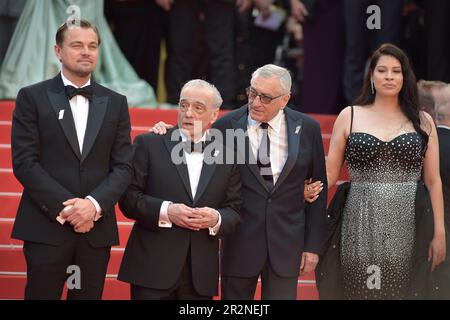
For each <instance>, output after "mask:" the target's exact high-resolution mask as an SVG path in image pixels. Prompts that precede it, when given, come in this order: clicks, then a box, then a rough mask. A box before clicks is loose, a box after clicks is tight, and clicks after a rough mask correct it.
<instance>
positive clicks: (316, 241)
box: [153, 64, 327, 300]
mask: <svg viewBox="0 0 450 320" xmlns="http://www.w3.org/2000/svg"><path fill="white" fill-rule="evenodd" d="M291 84H292V80H291V76H290V74H289V71H288V70H287V69H285V68H281V67H278V66H275V65H271V64H269V65H265V66H263V67H261V68H259V69H257V70H256V71H255V72H254V73H253V75H252V79H251V84H250V87H249V88H248V90H247V94H248V104H247V105H244V106H243V107H241V108H240V109H237V110H235V111H232V112H230V113H228V114H227V115H225V116H223V117H221V118H220V119H218V120H217V121H216V122H215V123H214V125H213V127H214V128H217V129H219V130H220V131H221V132H222V133H223V134H224V136H225V137H226V144H227V145H233V146H235V148H236V151H237V163H239V169H240V174H241V181H242V198H243V204H242V209H241V216H242V222H241V223H240V224H239V225H238V227H237V229H236V231H235V232H234V233H232V234H230V235H229V236H226V237H225V238H224V241H223V243H222V251H221V280H222V282H221V288H222V296H221V297H222V299H227V300H228V299H233V300H236V299H245V300H250V299H253V297H254V294H255V290H256V285H257V282H258V278H259V277H261V283H262V292H261V293H262V299H295V298H296V297H297V279H298V275H299V273H300V272H304V273H307V272H312V271H314V269H315V267H316V265H317V263H318V261H319V254H320V253H321V250H322V248H321V246H322V242H323V236H324V227H325V218H326V199H327V186H326V181H327V178H326V169H325V156H324V150H323V143H322V135H321V131H320V125H319V123H318V122H317V121H315V120H313V119H311V118H310V117H308V116H307V115H305V114H303V113H300V112H297V111H294V110H292V109H291V108H289V107H287V103H288V101H289V98H290V90H291ZM166 127H168V125H166V124H165V123H163V122H160V123H158V124H157V125H156V126H155V127H154V128H153V131H154V132H158V133H160V134H163V133H165V132H166ZM229 130H231V132H232V133H234V134H231V135H230V134H227V132H229ZM239 132H241V133H242V132H244V133H245V135H244V136H243V135H241V134H239ZM230 137H231V138H232V139H231V140H233V141H230V140H227V139H230ZM308 179H313V181H319V183H320V181H323V184H324V185H323V191H322V192H320V194H318V195H317V197H316V198H315V201H314V202H313V203H309V204H306V203H305V198H304V182H305V181H306V180H308Z"/></svg>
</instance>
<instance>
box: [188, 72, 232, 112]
mask: <svg viewBox="0 0 450 320" xmlns="http://www.w3.org/2000/svg"><path fill="white" fill-rule="evenodd" d="M189 88H197V89H207V90H209V91H210V92H211V96H212V104H213V107H214V108H220V106H221V105H222V102H223V99H222V96H221V95H220V92H219V90H217V88H216V87H215V86H214V85H212V84H211V83H209V82H207V81H205V80H202V79H194V80H190V81H188V82H186V83H185V84H184V86H183V87H182V88H181V92H183V90H185V89H189ZM180 95H181V94H180Z"/></svg>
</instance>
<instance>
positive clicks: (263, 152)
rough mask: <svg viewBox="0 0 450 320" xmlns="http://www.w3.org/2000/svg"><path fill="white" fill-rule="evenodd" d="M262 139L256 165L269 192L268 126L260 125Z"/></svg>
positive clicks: (270, 172)
mask: <svg viewBox="0 0 450 320" xmlns="http://www.w3.org/2000/svg"><path fill="white" fill-rule="evenodd" d="M260 127H261V129H262V138H261V144H260V145H259V148H258V159H257V164H258V167H259V172H260V174H261V176H262V177H263V179H264V182H265V183H266V186H267V187H268V188H269V190H271V189H272V188H273V175H272V167H271V166H270V139H269V129H268V128H269V124H268V123H266V122H263V123H261V126H260Z"/></svg>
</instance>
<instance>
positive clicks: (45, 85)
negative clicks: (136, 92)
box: [11, 75, 132, 247]
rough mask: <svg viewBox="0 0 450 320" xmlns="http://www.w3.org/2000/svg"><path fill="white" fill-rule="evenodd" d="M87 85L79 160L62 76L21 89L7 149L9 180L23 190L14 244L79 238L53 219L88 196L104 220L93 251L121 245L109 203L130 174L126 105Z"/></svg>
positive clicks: (92, 233) (109, 93) (94, 232)
mask: <svg viewBox="0 0 450 320" xmlns="http://www.w3.org/2000/svg"><path fill="white" fill-rule="evenodd" d="M91 82H92V81H91ZM92 86H93V89H94V95H93V99H92V101H91V102H90V103H89V115H88V121H87V127H86V133H85V138H84V145H83V153H82V154H80V149H79V146H78V140H77V135H76V130H75V124H74V120H73V116H72V111H71V108H70V104H69V100H68V98H67V96H66V94H65V90H64V84H63V82H62V79H61V75H57V76H56V77H55V78H53V79H51V80H47V81H43V82H40V83H38V84H35V85H32V86H29V87H26V88H23V89H21V90H20V91H19V93H18V96H17V100H16V108H15V110H14V115H13V123H12V133H11V134H12V136H11V144H12V158H13V168H14V174H15V176H16V178H17V179H18V180H19V181H20V183H21V184H22V185H23V186H24V191H23V194H22V198H21V201H20V204H19V209H18V212H17V216H16V220H15V223H14V228H13V232H12V237H13V238H16V239H21V240H26V241H32V242H39V243H46V244H51V245H60V244H62V243H63V242H64V241H65V240H66V239H68V237H74V236H76V235H78V234H77V233H75V232H74V231H73V228H72V227H71V226H70V224H69V223H67V222H66V223H65V224H64V225H61V224H59V223H58V222H57V221H56V217H57V216H58V214H59V212H60V211H61V210H62V209H63V208H64V206H63V204H62V203H63V202H64V201H66V200H68V199H70V198H75V197H80V198H84V197H86V196H88V195H91V196H92V197H93V198H94V199H95V200H97V202H98V203H99V205H100V207H101V208H102V210H103V218H101V219H100V220H99V221H97V222H96V223H95V227H94V228H93V229H92V230H91V231H90V232H89V233H88V234H87V238H88V240H89V242H90V243H91V245H93V246H94V247H103V246H111V245H117V244H118V243H119V238H118V232H117V223H116V217H115V213H114V204H115V203H116V202H117V201H118V200H119V198H120V195H121V194H122V193H123V192H124V191H125V189H126V187H127V186H128V184H129V182H130V180H131V174H132V168H131V157H132V148H131V141H130V130H131V129H130V119H129V114H128V104H127V101H126V98H125V97H124V96H122V95H119V94H118V93H115V92H114V91H111V90H109V89H107V88H105V87H103V86H101V85H99V84H97V83H95V82H92ZM61 110H64V115H63V117H62V119H60V118H61V117H60V114H61V113H62V112H61Z"/></svg>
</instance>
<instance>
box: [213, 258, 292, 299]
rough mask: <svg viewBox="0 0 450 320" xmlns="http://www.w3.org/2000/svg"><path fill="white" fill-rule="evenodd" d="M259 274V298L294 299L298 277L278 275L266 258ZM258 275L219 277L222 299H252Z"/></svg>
mask: <svg viewBox="0 0 450 320" xmlns="http://www.w3.org/2000/svg"><path fill="white" fill-rule="evenodd" d="M260 275H261V300H296V299H297V280H298V277H293V278H284V277H280V276H279V275H277V274H276V273H275V271H274V270H273V269H272V267H271V265H270V262H269V261H268V260H267V262H266V264H265V265H264V268H263V270H262V271H261V273H260ZM258 277H259V275H257V276H255V277H251V278H238V277H229V276H222V277H221V299H222V300H253V299H254V296H255V291H256V286H257V284H258Z"/></svg>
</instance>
